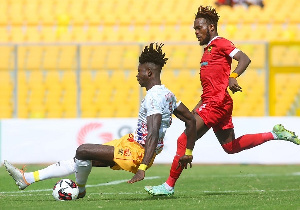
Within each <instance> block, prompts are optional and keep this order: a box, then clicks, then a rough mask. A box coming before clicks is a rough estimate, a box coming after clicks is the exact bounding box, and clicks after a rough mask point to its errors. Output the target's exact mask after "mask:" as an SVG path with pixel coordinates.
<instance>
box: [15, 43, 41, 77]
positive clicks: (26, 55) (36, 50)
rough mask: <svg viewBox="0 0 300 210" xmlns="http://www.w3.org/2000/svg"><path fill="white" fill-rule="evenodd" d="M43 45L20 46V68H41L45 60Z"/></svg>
mask: <svg viewBox="0 0 300 210" xmlns="http://www.w3.org/2000/svg"><path fill="white" fill-rule="evenodd" d="M43 56H44V54H43V47H42V46H37V45H36V46H34V45H33V46H20V47H19V48H18V68H19V69H23V70H26V71H32V70H39V69H41V67H42V60H43Z"/></svg>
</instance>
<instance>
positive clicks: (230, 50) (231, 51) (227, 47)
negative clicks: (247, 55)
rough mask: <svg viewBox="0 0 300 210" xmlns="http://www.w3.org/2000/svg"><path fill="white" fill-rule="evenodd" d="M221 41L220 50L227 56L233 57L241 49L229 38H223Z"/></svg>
mask: <svg viewBox="0 0 300 210" xmlns="http://www.w3.org/2000/svg"><path fill="white" fill-rule="evenodd" d="M219 42H220V43H219V46H220V50H221V52H223V53H224V55H226V56H230V57H233V56H234V55H235V54H236V53H237V52H238V51H239V49H237V48H236V47H235V46H234V44H233V43H232V42H231V41H229V40H227V39H224V38H222V39H220V40H219Z"/></svg>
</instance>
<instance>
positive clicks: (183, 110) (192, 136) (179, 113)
mask: <svg viewBox="0 0 300 210" xmlns="http://www.w3.org/2000/svg"><path fill="white" fill-rule="evenodd" d="M173 113H174V115H175V116H176V117H177V118H178V119H180V120H181V121H183V122H184V123H185V127H186V129H185V134H186V136H187V144H186V153H185V155H184V156H182V157H180V159H179V165H178V167H183V168H187V166H188V164H190V167H192V160H193V155H192V151H193V149H194V146H195V141H196V136H197V131H196V120H195V118H194V116H193V114H192V113H191V112H190V111H189V109H188V108H187V107H186V106H185V105H184V104H183V103H180V105H179V106H178V107H177V108H176V109H175V110H174V112H173Z"/></svg>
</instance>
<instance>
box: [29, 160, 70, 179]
mask: <svg viewBox="0 0 300 210" xmlns="http://www.w3.org/2000/svg"><path fill="white" fill-rule="evenodd" d="M73 173H75V162H74V158H72V159H69V160H63V161H59V162H57V163H55V164H52V165H50V166H48V167H46V168H44V169H41V170H38V171H34V172H29V173H24V176H25V179H26V181H27V182H28V183H30V184H32V183H34V182H38V181H42V180H45V179H51V178H56V177H64V176H68V175H70V174H73Z"/></svg>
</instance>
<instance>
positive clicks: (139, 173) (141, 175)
mask: <svg viewBox="0 0 300 210" xmlns="http://www.w3.org/2000/svg"><path fill="white" fill-rule="evenodd" d="M144 177H145V171H143V170H138V171H137V172H136V174H135V175H134V176H133V177H132V179H130V180H129V181H128V182H127V183H130V184H132V183H135V182H138V181H141V180H143V179H144Z"/></svg>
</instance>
